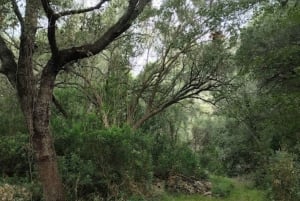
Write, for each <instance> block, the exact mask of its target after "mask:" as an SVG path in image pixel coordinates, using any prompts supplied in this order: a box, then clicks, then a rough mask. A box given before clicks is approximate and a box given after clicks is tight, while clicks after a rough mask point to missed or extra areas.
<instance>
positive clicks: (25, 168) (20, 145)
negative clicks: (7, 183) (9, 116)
mask: <svg viewBox="0 0 300 201" xmlns="http://www.w3.org/2000/svg"><path fill="white" fill-rule="evenodd" d="M28 144H29V143H28V136H27V135H24V134H21V133H18V134H16V135H15V136H0V170H1V174H2V175H4V176H9V177H13V176H22V177H24V176H26V175H29V174H30V173H29V171H30V170H29V163H30V161H29V160H28V150H29V149H28V148H29V145H28Z"/></svg>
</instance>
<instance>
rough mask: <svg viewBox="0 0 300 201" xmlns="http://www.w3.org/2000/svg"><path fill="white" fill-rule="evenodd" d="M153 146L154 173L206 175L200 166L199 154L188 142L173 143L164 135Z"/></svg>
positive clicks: (165, 174) (162, 175) (165, 175)
mask: <svg viewBox="0 0 300 201" xmlns="http://www.w3.org/2000/svg"><path fill="white" fill-rule="evenodd" d="M161 138H162V139H160V140H157V141H156V142H155V144H154V146H153V151H152V154H153V163H154V173H155V175H157V176H159V177H162V178H164V177H167V176H168V174H169V173H170V172H172V173H179V174H183V175H185V176H198V177H206V175H205V174H204V172H203V171H202V170H201V168H200V166H199V159H198V155H197V154H196V153H195V152H194V151H193V150H192V149H191V148H190V147H189V145H188V144H186V143H181V144H179V143H177V144H175V145H172V144H171V143H170V141H168V140H167V139H165V138H166V137H164V136H162V137H161Z"/></svg>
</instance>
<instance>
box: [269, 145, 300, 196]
mask: <svg viewBox="0 0 300 201" xmlns="http://www.w3.org/2000/svg"><path fill="white" fill-rule="evenodd" d="M268 170H269V175H270V176H269V179H270V180H269V182H270V187H271V194H270V199H272V200H274V201H294V200H299V199H300V193H299V192H300V168H299V164H298V163H297V162H296V161H295V157H294V156H293V155H292V154H290V153H287V152H284V151H281V152H276V154H275V155H274V156H273V157H272V158H271V162H270V165H269V169H268Z"/></svg>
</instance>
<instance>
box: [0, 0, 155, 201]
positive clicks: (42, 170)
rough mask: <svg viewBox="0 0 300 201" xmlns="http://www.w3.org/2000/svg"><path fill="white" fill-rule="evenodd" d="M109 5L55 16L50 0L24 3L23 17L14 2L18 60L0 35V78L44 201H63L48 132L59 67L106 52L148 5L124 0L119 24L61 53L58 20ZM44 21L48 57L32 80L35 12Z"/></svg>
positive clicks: (60, 182) (138, 0)
mask: <svg viewBox="0 0 300 201" xmlns="http://www.w3.org/2000/svg"><path fill="white" fill-rule="evenodd" d="M105 2H109V0H101V1H99V3H98V4H96V6H93V7H90V8H85V9H79V10H68V11H62V12H60V13H56V12H55V11H54V10H53V9H52V8H51V3H50V1H49V0H26V7H25V15H24V17H23V16H22V14H21V12H20V10H19V8H18V4H17V3H16V1H14V0H12V1H11V3H12V8H13V12H14V13H15V15H16V17H17V19H18V20H19V24H20V27H21V36H20V45H19V52H18V56H15V55H14V54H13V51H12V49H11V48H9V46H8V45H7V43H6V41H5V38H4V37H3V36H2V35H1V34H0V73H2V74H4V75H6V76H7V78H8V80H9V81H10V83H11V84H12V85H13V86H14V87H15V88H16V91H17V94H18V97H19V102H20V106H21V109H22V112H23V114H24V117H25V121H26V124H27V127H28V132H29V134H30V136H31V143H32V148H33V152H34V156H35V165H36V167H37V171H38V176H39V180H40V182H41V184H42V186H43V192H44V199H45V201H65V200H66V198H65V195H64V189H63V183H62V179H61V176H60V174H59V171H58V164H57V156H56V152H55V148H54V141H53V138H52V135H51V129H50V116H51V114H50V110H51V109H50V106H51V102H52V101H53V100H54V98H53V89H54V84H55V79H56V76H57V74H58V72H59V71H60V70H62V69H63V67H64V66H65V65H66V64H68V63H70V62H72V61H74V60H79V59H83V58H87V57H90V56H93V55H95V54H98V53H100V52H101V51H102V50H104V49H105V48H106V47H107V46H108V45H109V44H110V43H111V42H112V41H114V40H115V39H116V38H117V37H119V36H120V35H121V34H122V33H123V32H125V31H126V30H127V29H128V28H129V27H130V26H131V24H132V22H133V20H134V19H136V17H137V16H138V15H139V14H140V13H141V12H142V10H143V8H144V7H145V6H146V4H147V3H148V2H150V0H128V8H127V10H126V11H125V13H124V14H123V16H121V17H120V19H119V20H118V21H117V22H116V23H115V24H114V25H112V26H111V27H110V28H109V29H107V30H106V31H105V32H104V33H103V34H102V36H101V37H99V38H98V39H97V40H96V41H95V42H94V43H90V44H85V45H82V46H78V47H76V46H74V47H70V48H68V49H64V50H60V49H59V47H58V45H57V44H56V35H55V33H56V21H57V20H58V19H59V18H60V17H63V16H71V15H75V14H80V13H86V12H92V11H93V10H96V9H99V8H101V6H102V5H103V4H104V3H105ZM41 9H43V10H44V12H45V14H46V17H47V18H48V34H47V36H48V42H49V46H50V50H51V54H52V56H51V58H50V60H49V61H48V62H47V64H45V67H44V68H43V70H42V73H41V77H35V75H34V71H33V69H34V62H33V59H34V57H33V56H34V44H35V41H36V32H37V25H38V20H39V13H40V12H39V10H41Z"/></svg>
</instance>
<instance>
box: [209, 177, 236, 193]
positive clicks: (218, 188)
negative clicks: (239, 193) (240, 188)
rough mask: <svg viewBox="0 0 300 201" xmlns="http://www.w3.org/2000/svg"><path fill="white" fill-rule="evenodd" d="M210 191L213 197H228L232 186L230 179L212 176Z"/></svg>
mask: <svg viewBox="0 0 300 201" xmlns="http://www.w3.org/2000/svg"><path fill="white" fill-rule="evenodd" d="M210 180H211V182H212V193H213V196H215V197H228V196H229V195H230V193H231V191H232V190H233V188H234V185H233V183H232V181H230V180H229V179H228V178H224V177H220V176H212V177H211V178H210Z"/></svg>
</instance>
